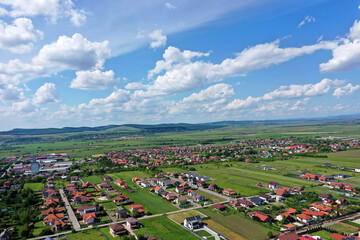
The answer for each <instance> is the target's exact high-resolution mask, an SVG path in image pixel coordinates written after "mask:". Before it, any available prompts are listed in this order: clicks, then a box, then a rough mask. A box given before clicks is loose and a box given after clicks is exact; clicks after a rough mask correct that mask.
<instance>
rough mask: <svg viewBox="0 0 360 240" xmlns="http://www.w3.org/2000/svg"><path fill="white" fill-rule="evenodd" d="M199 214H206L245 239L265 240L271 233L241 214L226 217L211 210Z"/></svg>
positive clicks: (205, 209)
mask: <svg viewBox="0 0 360 240" xmlns="http://www.w3.org/2000/svg"><path fill="white" fill-rule="evenodd" d="M199 212H202V213H204V214H205V215H207V216H209V217H210V218H211V219H213V220H214V221H216V222H217V223H218V224H221V225H223V226H224V227H226V228H229V229H231V230H232V231H233V232H235V233H237V234H239V235H240V236H242V237H243V238H245V239H259V240H260V239H265V238H267V233H268V232H269V231H271V230H270V229H268V228H266V227H264V226H262V225H261V224H259V223H257V222H255V221H252V220H251V219H249V218H246V217H244V216H242V215H239V214H233V215H228V216H224V215H222V214H220V213H217V212H213V211H212V210H210V209H209V208H202V209H199ZM205 221H206V220H205ZM210 227H211V226H210ZM272 232H273V233H274V235H275V234H276V232H275V231H272ZM225 236H226V235H225Z"/></svg>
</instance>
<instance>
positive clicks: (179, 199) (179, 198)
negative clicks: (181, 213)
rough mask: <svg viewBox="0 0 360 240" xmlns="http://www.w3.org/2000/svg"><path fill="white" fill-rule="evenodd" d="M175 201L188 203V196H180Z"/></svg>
mask: <svg viewBox="0 0 360 240" xmlns="http://www.w3.org/2000/svg"><path fill="white" fill-rule="evenodd" d="M175 202H176V203H177V204H179V205H185V204H186V203H187V198H186V197H184V196H181V197H178V198H177V199H176V200H175Z"/></svg>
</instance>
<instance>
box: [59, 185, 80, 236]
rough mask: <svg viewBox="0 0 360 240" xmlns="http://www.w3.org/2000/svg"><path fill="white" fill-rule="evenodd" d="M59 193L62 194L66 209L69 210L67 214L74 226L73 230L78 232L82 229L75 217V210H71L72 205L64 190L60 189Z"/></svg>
mask: <svg viewBox="0 0 360 240" xmlns="http://www.w3.org/2000/svg"><path fill="white" fill-rule="evenodd" d="M59 193H60V196H61V198H62V200H63V202H64V204H65V207H66V210H67V213H68V215H69V219H70V221H71V223H72V225H73V228H74V229H75V230H76V231H77V230H79V229H80V224H79V222H78V220H77V218H76V216H75V213H74V211H73V209H72V208H71V206H70V203H69V200H68V199H67V197H66V195H65V193H64V190H62V189H59Z"/></svg>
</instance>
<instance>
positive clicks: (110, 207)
mask: <svg viewBox="0 0 360 240" xmlns="http://www.w3.org/2000/svg"><path fill="white" fill-rule="evenodd" d="M101 204H102V205H103V206H104V207H105V208H106V210H108V211H109V210H117V209H118V208H117V206H116V205H115V204H114V203H113V202H103V203H101Z"/></svg>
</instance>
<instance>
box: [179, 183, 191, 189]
mask: <svg viewBox="0 0 360 240" xmlns="http://www.w3.org/2000/svg"><path fill="white" fill-rule="evenodd" d="M179 186H180V187H183V188H189V187H190V185H189V184H188V183H186V182H183V183H180V185H179Z"/></svg>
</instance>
